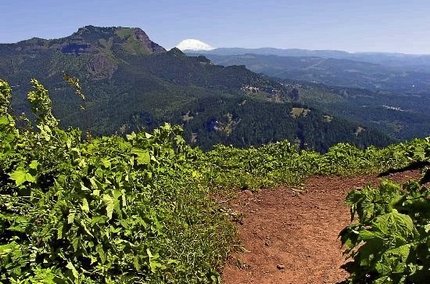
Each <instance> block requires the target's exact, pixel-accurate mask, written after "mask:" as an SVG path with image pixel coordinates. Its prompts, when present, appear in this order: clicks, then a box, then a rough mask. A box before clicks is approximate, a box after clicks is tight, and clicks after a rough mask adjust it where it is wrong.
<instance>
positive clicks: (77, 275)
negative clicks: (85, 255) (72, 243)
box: [66, 261, 79, 280]
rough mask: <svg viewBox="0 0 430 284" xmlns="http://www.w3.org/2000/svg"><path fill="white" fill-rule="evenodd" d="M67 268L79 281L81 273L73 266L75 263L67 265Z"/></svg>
mask: <svg viewBox="0 0 430 284" xmlns="http://www.w3.org/2000/svg"><path fill="white" fill-rule="evenodd" d="M66 268H68V269H70V270H71V271H72V274H73V277H75V279H76V280H78V279H79V272H78V271H77V270H76V268H75V266H74V265H73V263H71V262H70V261H69V262H68V263H67V265H66Z"/></svg>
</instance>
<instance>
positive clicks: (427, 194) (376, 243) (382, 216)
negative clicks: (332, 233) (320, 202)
mask: <svg viewBox="0 0 430 284" xmlns="http://www.w3.org/2000/svg"><path fill="white" fill-rule="evenodd" d="M429 200H430V190H429V189H428V188H427V187H425V186H422V185H420V184H419V183H416V182H411V183H407V184H405V185H403V186H401V185H399V184H396V183H393V182H390V181H386V182H384V183H383V184H382V185H381V186H380V187H379V188H372V187H366V188H364V189H362V190H355V191H352V192H351V193H350V194H349V195H348V197H347V202H348V204H349V205H350V206H351V212H352V216H353V217H354V216H355V215H356V216H357V217H358V219H357V222H356V223H353V224H351V225H350V226H348V227H346V228H345V229H344V230H343V231H342V232H341V234H340V235H341V240H342V243H343V244H344V245H345V246H346V248H347V250H346V253H347V255H348V256H349V257H351V258H352V262H351V263H349V264H347V265H346V268H347V270H348V271H349V272H350V273H351V276H350V279H349V282H350V283H425V282H426V280H428V279H429V278H430V247H429V244H430V202H429Z"/></svg>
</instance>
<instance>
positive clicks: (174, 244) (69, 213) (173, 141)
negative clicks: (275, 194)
mask: <svg viewBox="0 0 430 284" xmlns="http://www.w3.org/2000/svg"><path fill="white" fill-rule="evenodd" d="M69 79H70V78H69ZM69 83H70V84H71V85H73V86H74V87H75V90H74V91H75V92H76V94H77V95H79V96H80V97H81V98H84V97H83V94H82V92H81V89H80V86H79V82H78V81H74V80H69ZM31 85H32V89H31V91H30V92H28V94H27V100H28V102H29V104H30V106H31V110H32V116H31V117H26V116H16V115H15V114H14V113H13V111H12V110H11V101H12V97H13V96H12V88H11V87H10V85H9V84H8V83H7V82H6V81H3V80H1V81H0V140H1V144H0V199H1V200H0V282H1V283H219V282H220V276H219V269H220V267H221V266H222V265H223V263H224V261H225V259H226V258H227V256H228V255H229V254H230V253H231V251H232V250H233V249H234V247H235V244H236V243H237V235H236V231H235V227H234V226H233V219H234V216H233V215H232V214H231V212H230V211H228V210H226V209H225V208H224V207H223V206H222V205H221V204H219V203H217V202H216V201H215V200H214V199H213V198H212V196H213V195H214V194H218V193H219V194H222V193H225V192H235V191H239V190H243V189H249V190H260V189H262V188H267V187H274V186H277V185H283V184H300V183H301V182H302V181H303V180H304V179H305V178H307V177H309V176H314V175H340V176H348V175H357V174H363V173H381V172H385V171H389V170H392V169H401V168H405V167H408V166H409V165H410V164H411V163H417V162H422V163H425V162H429V161H430V140H429V139H414V140H410V141H407V142H403V143H397V144H391V145H389V146H386V147H383V148H382V147H376V146H369V147H367V148H357V147H356V146H353V145H351V144H346V143H341V144H336V145H334V146H332V147H331V148H327V149H326V151H325V153H320V152H317V151H314V150H306V149H303V147H302V146H303V145H301V144H300V141H287V140H282V141H278V142H274V143H266V142H270V141H265V140H264V141H261V142H262V143H260V144H264V145H261V146H256V147H245V148H236V147H233V146H225V145H217V146H215V147H213V149H211V150H209V151H204V150H202V149H201V148H199V147H197V146H195V145H190V144H189V143H187V142H186V140H185V138H184V137H185V136H184V135H186V134H187V131H185V132H184V130H183V129H182V128H181V127H180V126H172V125H171V124H163V125H161V126H160V127H158V128H155V129H154V130H152V131H151V132H146V131H139V129H136V130H135V131H134V132H131V133H129V134H126V135H120V134H116V135H115V134H112V135H108V136H97V135H94V133H91V132H89V131H86V130H84V131H81V130H79V129H77V128H62V127H60V123H59V120H58V119H57V118H56V117H55V116H54V115H53V112H52V101H51V99H50V97H49V94H48V90H47V89H45V87H44V86H43V85H42V84H41V83H40V82H38V81H36V80H32V81H31ZM81 105H82V107H83V108H85V101H82V102H81ZM245 105H246V104H245ZM302 113H303V111H300V112H297V114H298V115H299V114H302ZM184 115H187V117H189V116H191V115H192V112H191V113H187V114H184ZM225 119H226V121H225V122H224V123H225V131H228V125H229V124H230V125H231V124H232V123H233V124H234V115H233V116H225ZM257 129H258V128H257ZM387 142H388V141H387ZM364 146H367V145H364ZM423 174H424V179H423V180H421V181H417V182H412V183H408V184H405V185H399V184H395V183H392V182H386V183H384V184H383V185H381V187H380V188H379V189H374V188H371V187H369V188H365V189H363V190H361V191H359V190H355V191H352V192H351V193H350V194H349V196H348V198H347V202H348V203H349V204H350V206H351V210H352V213H354V214H356V215H358V219H356V221H354V222H353V223H352V224H351V225H350V226H348V227H346V228H345V229H344V230H343V231H342V232H340V233H341V239H342V242H343V243H344V244H345V245H346V247H347V253H349V256H350V257H351V259H352V260H353V263H352V265H351V267H350V268H349V269H350V273H351V274H350V278H349V281H350V282H351V283H423V282H419V281H422V280H423V279H428V278H429V277H430V272H429V271H430V270H429V265H430V257H429V255H430V254H429V244H430V239H429V231H430V228H429V219H430V205H429V202H428V200H429V198H430V191H429V189H428V188H427V187H426V185H425V182H426V179H425V178H426V176H428V175H426V172H425V171H424V172H423Z"/></svg>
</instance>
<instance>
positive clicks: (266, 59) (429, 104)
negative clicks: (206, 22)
mask: <svg viewBox="0 0 430 284" xmlns="http://www.w3.org/2000/svg"><path fill="white" fill-rule="evenodd" d="M227 50H228V51H229V52H231V53H234V52H237V53H240V51H244V50H241V49H239V51H236V50H235V49H231V50H230V49H227ZM224 51H225V50H223V49H218V50H214V52H215V53H223V52H224ZM246 51H248V50H246ZM257 51H259V52H267V53H269V52H273V51H272V50H271V49H267V50H266V49H262V50H257ZM275 51H277V50H275ZM281 51H282V50H281ZM299 51H300V50H298V51H297V52H299ZM211 52H212V51H211ZM304 52H305V51H303V52H302V51H300V53H297V54H303V53H304ZM309 52H310V54H311V55H312V54H314V53H313V52H311V51H309ZM284 53H285V54H291V53H293V50H291V51H289V50H285V52H284ZM316 53H322V54H324V55H325V56H327V57H328V56H333V57H340V55H341V54H344V53H342V52H337V51H333V52H330V51H327V52H326V51H319V52H315V54H316ZM345 54H347V55H351V56H352V54H349V53H345ZM205 56H207V57H208V58H210V59H211V60H212V61H213V62H214V63H216V64H221V65H225V66H230V65H238V64H239V65H245V66H246V67H247V68H249V69H250V70H252V71H254V72H258V73H261V74H265V75H267V76H271V77H277V78H280V81H283V82H284V86H285V87H288V88H289V89H290V91H289V92H291V90H293V89H296V91H297V93H296V99H297V102H301V103H304V104H307V105H310V106H312V107H315V108H318V109H320V110H323V111H326V112H329V113H332V114H334V115H337V116H339V117H344V118H345V119H348V120H353V121H358V122H360V123H364V124H366V125H370V126H372V127H374V128H376V129H379V130H380V131H383V132H385V133H388V134H389V135H390V136H391V137H395V138H398V139H410V138H414V137H424V136H428V135H430V72H428V73H427V72H423V71H407V70H408V68H410V66H403V67H392V66H387V65H381V64H376V63H368V62H362V61H354V60H350V59H334V58H321V57H296V56H289V57H287V56H277V55H258V54H242V55H214V54H208V53H205ZM375 56H376V55H375ZM381 56H387V57H389V56H390V55H384V54H382V55H381ZM391 56H395V55H391ZM398 56H400V55H398ZM404 56H405V58H409V57H410V58H412V59H414V58H415V56H407V55H404ZM423 58H425V56H423ZM405 60H406V59H405ZM381 61H383V60H382V59H381ZM399 64H400V63H399ZM417 68H418V67H417Z"/></svg>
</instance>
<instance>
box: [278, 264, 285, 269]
mask: <svg viewBox="0 0 430 284" xmlns="http://www.w3.org/2000/svg"><path fill="white" fill-rule="evenodd" d="M276 268H278V269H279V270H284V269H285V265H283V264H278V265H276Z"/></svg>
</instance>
